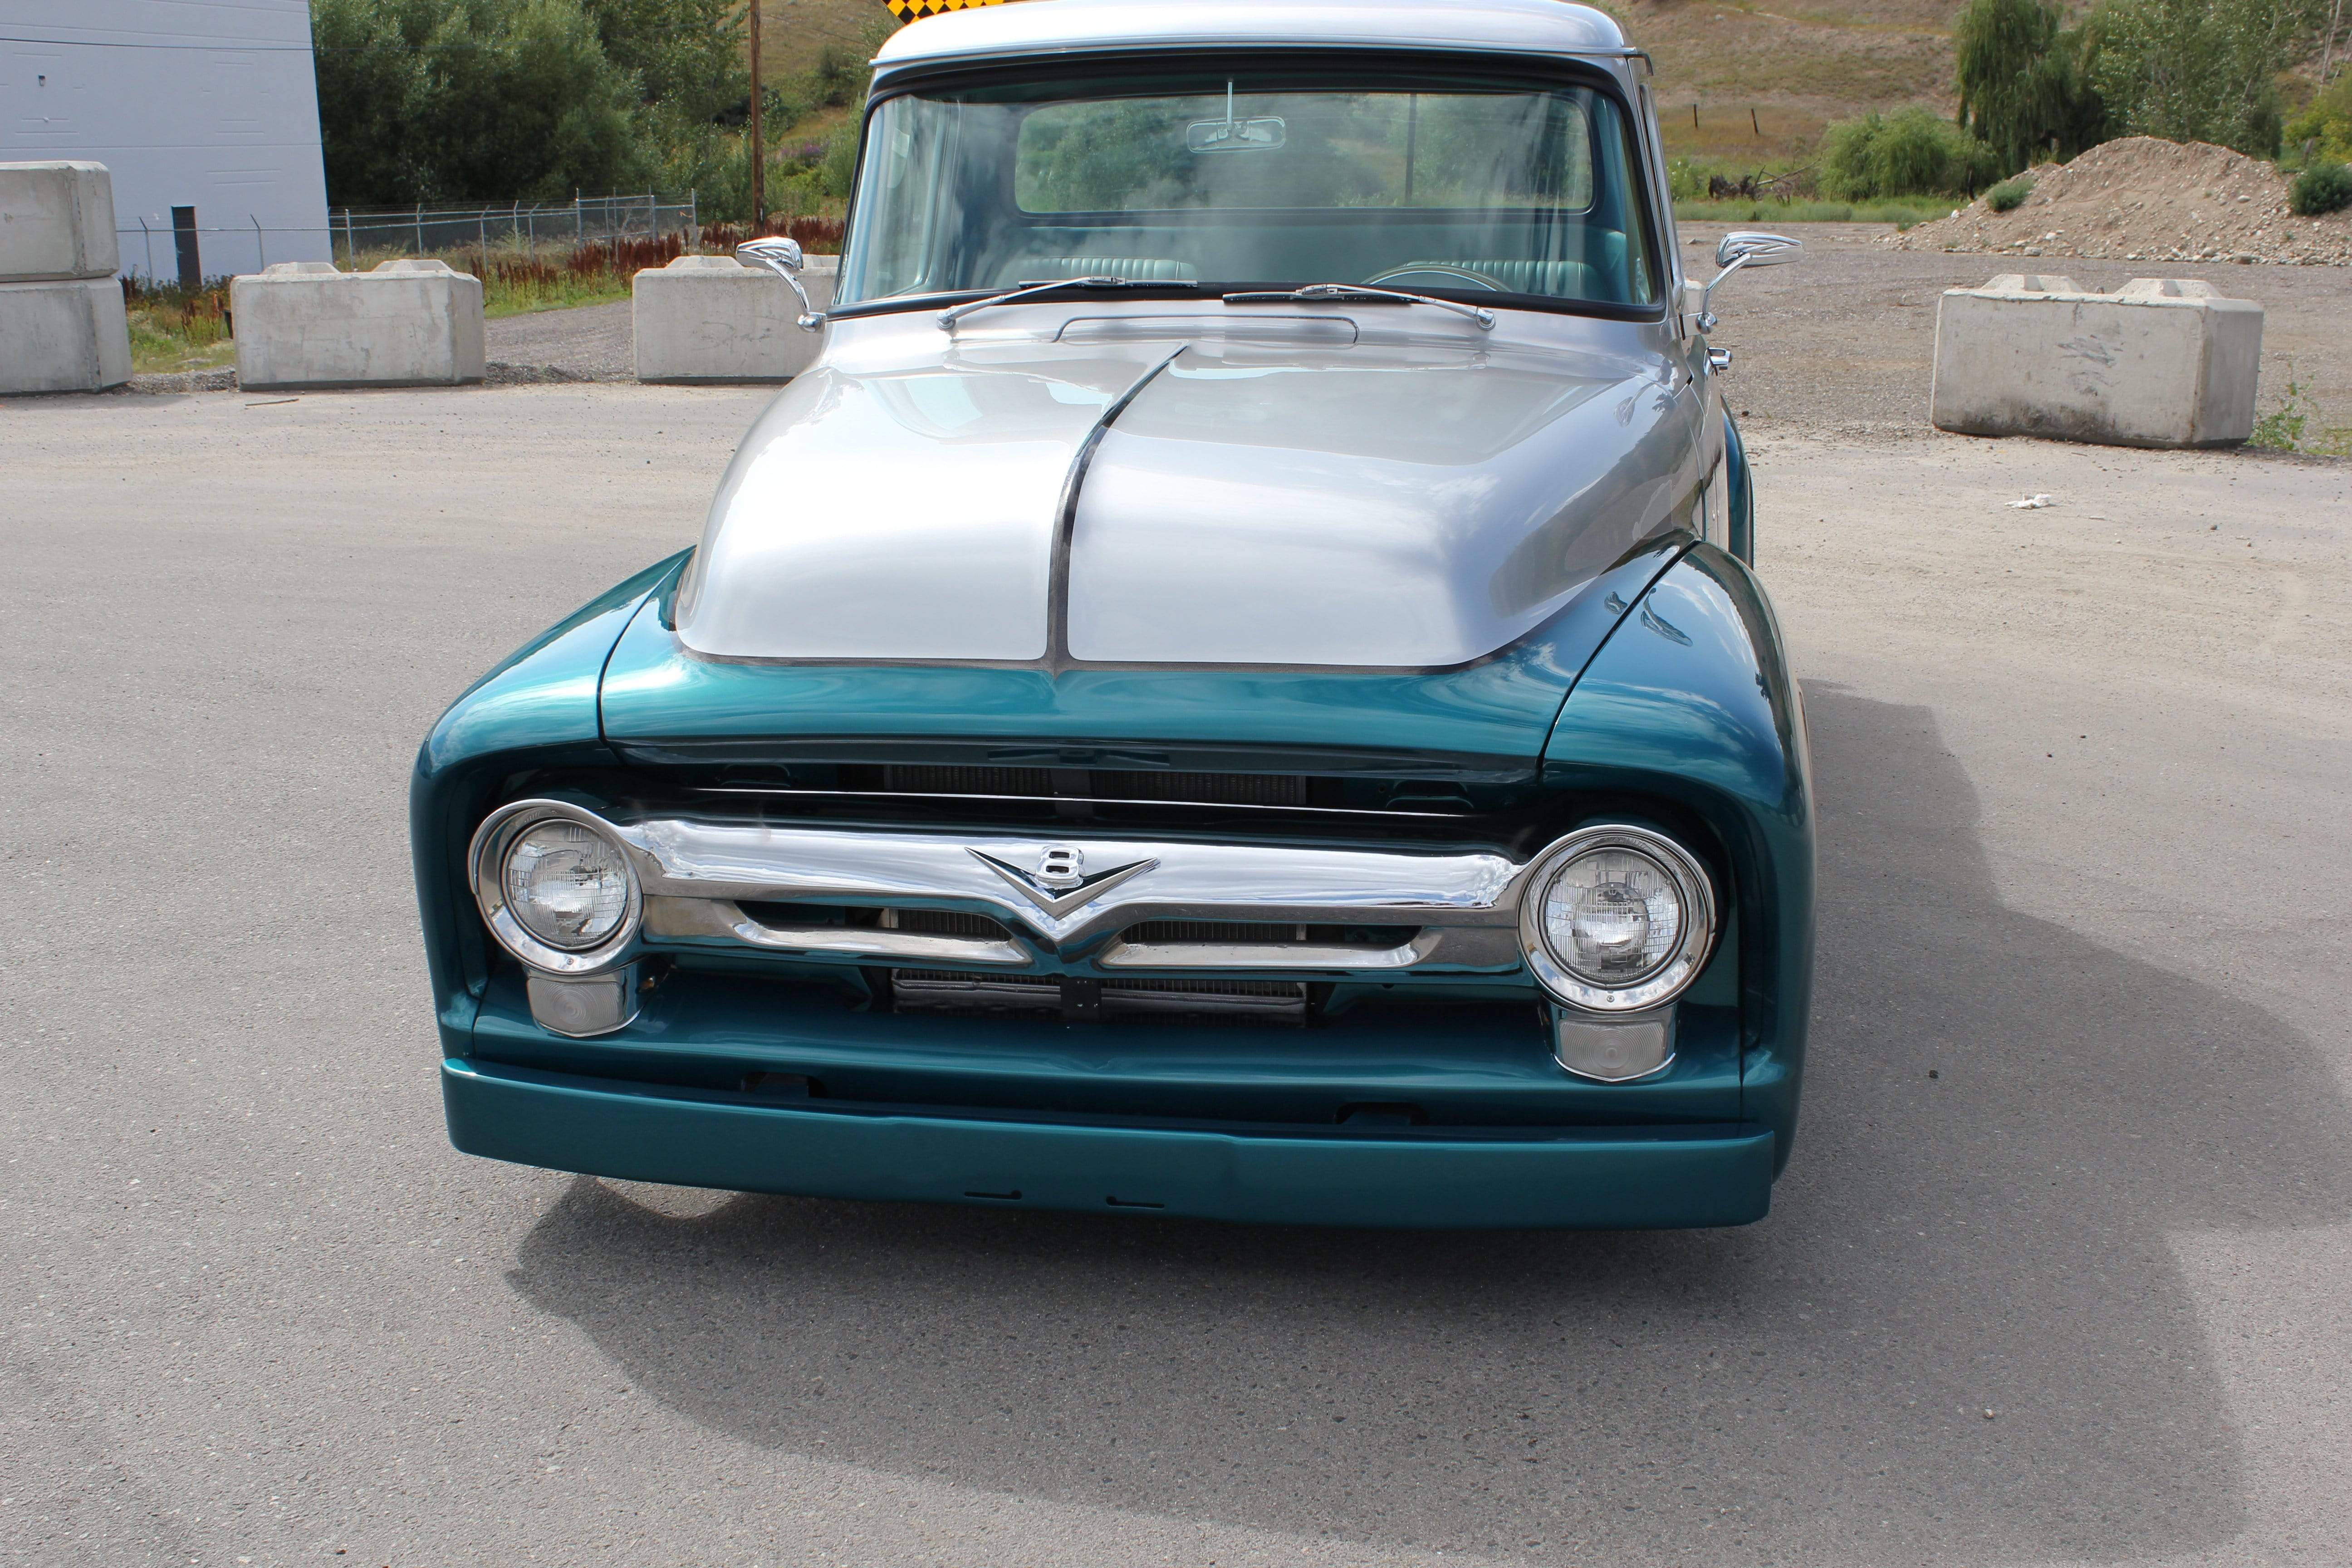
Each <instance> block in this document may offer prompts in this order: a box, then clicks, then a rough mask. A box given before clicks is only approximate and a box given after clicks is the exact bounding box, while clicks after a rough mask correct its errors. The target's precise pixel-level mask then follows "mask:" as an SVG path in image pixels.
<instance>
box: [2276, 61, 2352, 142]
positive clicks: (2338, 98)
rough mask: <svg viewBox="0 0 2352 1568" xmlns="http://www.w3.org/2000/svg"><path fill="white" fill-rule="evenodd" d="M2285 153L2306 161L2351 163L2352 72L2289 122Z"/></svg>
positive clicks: (2285, 137)
mask: <svg viewBox="0 0 2352 1568" xmlns="http://www.w3.org/2000/svg"><path fill="white" fill-rule="evenodd" d="M2281 140H2282V141H2283V142H2284V149H2283V150H2284V153H2285V154H2286V155H2287V156H2288V157H2290V158H2293V159H2295V160H2297V161H2299V162H2301V163H2352V71H2347V72H2345V73H2344V74H2343V75H2342V76H2339V77H2337V78H2336V82H2335V85H2333V86H2332V87H2330V88H2328V89H2327V90H2326V91H2325V92H2323V93H2321V94H2320V95H2319V96H2318V97H2316V98H2315V99H2313V100H2311V101H2310V102H2309V103H2306V104H2305V105H2304V106H2303V109H2302V110H2301V111H2300V112H2299V113H2297V114H2296V115H2295V117H2294V119H2292V120H2290V121H2287V122H2286V132H2285V134H2284V136H2283V137H2282V138H2281Z"/></svg>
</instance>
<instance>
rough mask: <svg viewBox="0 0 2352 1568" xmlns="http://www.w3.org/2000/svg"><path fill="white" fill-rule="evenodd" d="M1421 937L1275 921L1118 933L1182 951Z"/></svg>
mask: <svg viewBox="0 0 2352 1568" xmlns="http://www.w3.org/2000/svg"><path fill="white" fill-rule="evenodd" d="M1420 934H1421V928H1420V927H1419V926H1336V925H1290V924H1285V923H1278V922H1276V921H1139V922H1138V923H1137V924H1135V925H1131V926H1129V927H1128V928H1127V929H1126V930H1125V931H1121V932H1119V940H1121V941H1122V942H1130V943H1133V944H1135V945H1137V946H1150V947H1183V946H1189V945H1193V944H1200V945H1224V944H1233V945H1243V946H1250V947H1258V946H1265V945H1268V944H1289V943H1304V944H1306V945H1308V946H1312V947H1362V948H1370V949H1372V950H1374V951H1382V950H1386V949H1388V948H1392V947H1401V946H1402V945H1403V944H1404V943H1406V942H1411V941H1412V939H1413V938H1414V937H1416V936H1418V935H1420Z"/></svg>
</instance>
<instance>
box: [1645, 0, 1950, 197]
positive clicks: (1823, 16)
mask: <svg viewBox="0 0 2352 1568" xmlns="http://www.w3.org/2000/svg"><path fill="white" fill-rule="evenodd" d="M1960 5H1961V0H1830V3H1829V4H1825V5H1817V6H1812V7H1809V8H1807V9H1805V10H1804V11H1802V12H1798V11H1796V10H1795V9H1794V7H1791V8H1790V9H1789V10H1785V11H1772V10H1768V9H1766V8H1765V7H1764V6H1762V5H1734V4H1727V3H1725V0H1627V3H1624V4H1619V5H1611V6H1609V7H1608V9H1610V10H1611V11H1612V12H1613V13H1614V14H1615V15H1616V16H1618V18H1619V20H1620V21H1621V22H1622V23H1623V24H1624V26H1625V30H1626V32H1627V33H1628V34H1629V35H1630V36H1631V37H1633V41H1634V42H1635V43H1636V44H1639V45H1641V46H1642V47H1643V48H1646V49H1648V50H1649V51H1650V53H1651V55H1652V57H1653V58H1655V59H1656V61H1657V64H1658V75H1657V78H1656V82H1655V88H1656V92H1657V97H1658V121H1659V127H1660V129H1661V130H1662V131H1663V132H1664V134H1665V140H1666V150H1667V152H1668V153H1671V154H1673V155H1675V156H1676V157H1690V156H1697V157H1702V158H1705V159H1706V160H1708V161H1709V162H1713V163H1727V164H1733V165H1738V164H1739V163H1745V162H1754V163H1766V162H1770V161H1775V160H1785V159H1788V158H1790V157H1801V156H1802V155H1804V154H1806V153H1809V152H1810V150H1811V147H1812V145H1813V143H1814V142H1815V141H1816V140H1818V139H1819V137H1820V135H1821V132H1822V127H1823V126H1824V125H1827V124H1828V123H1829V122H1830V121H1833V120H1843V119H1846V118H1848V117H1850V116H1853V115H1856V114H1863V113H1866V112H1868V111H1869V110H1874V109H1880V110H1883V109H1892V108H1895V107H1897V106H1899V105H1902V104H1906V103H1926V104H1929V105H1931V106H1933V107H1935V108H1937V109H1939V110H1950V108H1951V107H1952V90H1953V89H1952V42H1951V26H1952V19H1953V17H1955V16H1958V14H1959V11H1960ZM1694 106H1696V108H1697V110H1698V123H1697V125H1696V128H1694V126H1693V125H1692V122H1691V110H1692V109H1693V107H1694ZM1751 111H1752V112H1753V116H1754V118H1753V120H1752V121H1751V119H1750V113H1751ZM1759 127H1760V133H1759V129H1758V128H1759Z"/></svg>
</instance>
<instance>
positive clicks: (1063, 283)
mask: <svg viewBox="0 0 2352 1568" xmlns="http://www.w3.org/2000/svg"><path fill="white" fill-rule="evenodd" d="M1199 287H1200V285H1199V284H1198V283H1186V282H1183V281H1181V280H1180V279H1173V278H1056V279H1053V280H1052V281H1051V282H1046V283H1016V284H1014V285H1013V287H1012V288H1010V289H1002V290H1000V291H999V292H997V293H994V294H991V295H990V296H989V297H988V298H987V299H985V300H967V301H965V302H964V303H963V304H961V305H958V306H957V307H956V308H955V309H954V310H941V311H940V326H942V327H944V328H946V329H947V330H948V331H955V324H956V323H957V322H958V321H962V320H963V319H964V318H965V317H966V316H969V315H971V313H972V312H973V311H974V310H987V309H988V308H989V307H990V306H991V305H1009V304H1011V303H1012V302H1013V300H1026V299H1027V298H1029V297H1030V296H1031V295H1033V294H1050V293H1052V292H1053V291H1054V290H1055V289H1198V288H1199Z"/></svg>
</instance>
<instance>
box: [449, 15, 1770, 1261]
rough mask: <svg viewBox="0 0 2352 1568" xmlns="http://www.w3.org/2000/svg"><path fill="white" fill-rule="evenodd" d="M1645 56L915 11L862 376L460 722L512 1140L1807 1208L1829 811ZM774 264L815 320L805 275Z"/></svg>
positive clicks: (843, 1193) (481, 951)
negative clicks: (1820, 866) (1694, 274)
mask: <svg viewBox="0 0 2352 1568" xmlns="http://www.w3.org/2000/svg"><path fill="white" fill-rule="evenodd" d="M1646 64H1647V62H1646V59H1645V58H1644V57H1643V54H1642V52H1641V51H1640V50H1639V49H1637V48H1635V47H1632V46H1631V45H1629V44H1628V43H1627V42H1626V40H1625V38H1624V37H1623V36H1622V34H1621V32H1620V31H1619V29H1618V26H1617V25H1616V24H1615V23H1614V22H1612V21H1611V20H1610V19H1609V18H1608V17H1607V16H1603V15H1601V13H1599V12H1597V11H1593V10H1590V9H1586V8H1584V7H1581V6H1578V5H1567V4H1562V3H1560V0H1279V3H1264V0H1246V3H1244V0H1034V3H1031V4H1024V5H1005V6H996V7H991V8H987V9H979V10H971V11H962V12H958V13H955V14H952V15H948V16H940V17H936V18H933V19H929V20H925V21H921V22H918V23H916V24H915V25H913V26H909V27H907V28H905V29H904V30H902V31H900V32H899V33H898V34H897V35H896V36H895V37H892V38H891V39H890V41H889V43H888V45H887V47H885V48H884V49H883V51H882V53H881V55H880V57H879V58H878V60H877V74H876V77H875V79H874V86H873V89H872V94H871V98H870V100H869V102H868V103H867V105H866V113H865V121H864V136H863V142H862V152H861V154H860V157H859V162H858V170H857V174H856V185H855V195H854V197H853V200H852V205H851V207H850V213H849V219H848V231H847V239H846V242H845V249H844V253H843V257H842V259H841V270H840V273H839V279H838V288H837V293H836V298H835V301H834V302H833V304H832V306H831V308H830V309H829V310H826V311H824V313H822V314H821V315H820V314H819V313H817V312H815V311H814V310H810V311H809V312H808V313H807V315H806V316H805V318H804V319H803V326H804V327H806V328H808V329H809V330H812V331H822V332H823V333H824V346H823V350H822V353H821V354H820V356H819V358H818V360H817V362H816V363H815V365H814V368H812V369H811V370H809V371H808V372H807V373H806V374H803V375H802V376H800V377H799V378H798V379H796V380H795V381H793V383H792V384H791V385H790V386H789V387H787V388H786V389H785V390H784V391H783V392H782V394H781V395H779V396H778V397H777V398H776V399H775V401H774V402H773V403H772V405H770V406H769V407H768V409H767V410H766V412H765V413H764V414H762V415H761V417H760V418H759V420H758V422H757V424H756V425H755V426H753V427H752V429H751V434H750V436H749V437H748V438H747V439H746V440H745V441H744V443H743V445H742V447H741V449H740V451H739V452H738V453H737V455H736V457H735V458H734V460H733V462H732V464H731V465H730V468H729V469H728V471H727V474H726V477H725V479H724V480H723V482H722V483H721V485H720V487H719V494H718V498H717V500H716V501H715V502H714V503H713V504H712V506H711V508H710V511H709V521H708V524H707V527H706V529H705V531H704V532H703V535H702V539H701V542H700V543H699V545H698V547H697V548H695V549H694V550H692V551H690V552H687V553H685V554H682V555H680V556H678V557H677V558H675V559H672V560H668V561H665V562H662V563H658V564H656V565H654V566H652V567H650V568H648V569H647V570H646V571H645V572H644V573H642V574H638V575H637V576H635V577H633V578H631V579H630V580H629V581H627V582H625V583H623V584H620V585H619V586H617V587H615V588H614V589H613V590H612V591H611V592H610V593H607V594H605V595H604V596H602V597H601V598H599V599H597V600H595V601H594V602H593V603H592V604H590V605H586V606H585V607H584V608H583V609H581V610H580V611H579V612H578V613H576V614H574V615H573V616H571V617H570V618H568V619H566V620H565V621H563V622H562V624H561V625H559V626H555V627H554V628H553V629H551V630H550V631H549V632H547V633H546V634H545V635H544V636H542V637H540V638H539V639H537V640H536V641H534V642H532V643H531V644H530V645H529V646H528V647H524V648H523V649H522V650H520V652H518V653H517V654H515V655H514V656H513V657H512V658H509V660H507V662H506V663H504V664H503V665H501V666H499V668H497V669H496V670H495V671H493V672H492V673H491V674H489V675H488V676H487V677H485V678H484V679H482V680H481V681H480V682H479V683H478V685H476V686H475V687H474V688H473V689H471V690H470V691H468V692H467V694H466V695H465V696H463V697H462V698H460V699H459V700H458V701H457V704H456V705H455V706H454V707H452V708H451V709H450V710H449V711H448V713H447V714H446V716H445V717H444V718H443V719H442V720H441V721H440V722H439V724H438V725H437V726H436V728H435V730H434V731H433V733H432V735H431V736H430V737H429V738H428V739H427V740H426V742H425V745H424V748H423V750H422V752H421V753H420V755H419V757H418V759H417V763H416V770H415V783H414V790H413V795H412V822H411V827H412V835H413V842H414V847H415V871H416V881H417V889H418V895H419V898H420V900H421V902H422V906H423V914H424V927H425V945H426V949H427V952H428V954H429V956H430V961H431V970H432V976H433V984H434V989H435V996H436V1007H437V1016H438V1023H439V1028H440V1037H441V1051H442V1056H443V1058H444V1059H443V1062H442V1067H441V1075H442V1077H441V1081H442V1086H443V1089H444V1094H445V1101H446V1110H447V1116H448V1125H449V1131H450V1136H451V1138H452V1140H453V1141H454V1142H455V1143H456V1145H457V1147H458V1148H459V1149H461V1150H465V1151H467V1152H472V1153H476V1154H481V1155H487V1156H490V1157H493V1158H497V1159H502V1160H511V1161H520V1162H524V1163H530V1164H534V1165H541V1166H547V1167H551V1168H554V1169H558V1170H564V1171H574V1172H585V1173H599V1174H604V1175H610V1176H615V1177H628V1178H637V1179H642V1180H647V1181H656V1182H668V1183H681V1184H699V1185H705V1186H714V1187H721V1188H733V1189H747V1190H756V1191H765V1192H773V1193H789V1194H812V1195H819V1196H832V1197H844V1198H871V1199H915V1200H929V1201H939V1202H945V1203H953V1204H968V1205H989V1206H994V1207H1007V1208H1019V1207H1049V1208H1060V1209H1082V1210H1097V1211H1099V1210H1105V1209H1113V1210H1131V1211H1140V1212H1144V1213H1149V1214H1154V1215H1171V1216H1172V1215H1188V1216H1193V1217H1205V1218H1215V1219H1228V1220H1252V1221H1263V1222H1278V1223H1288V1224H1331V1225H1349V1226H1719V1225H1733V1224H1739V1223H1743V1222H1746V1221H1750V1220H1753V1219H1756V1218H1758V1217H1759V1216H1760V1215H1763V1214H1764V1213H1765V1212H1766V1210H1767V1207H1768V1205H1769V1198H1770V1193H1771V1188H1772V1184H1773V1181H1774V1179H1775V1177H1776V1176H1777V1175H1778V1173H1780V1169H1781V1168H1782V1166H1783V1164H1784V1163H1786V1161H1787V1160H1788V1158H1789V1152H1790V1139H1791V1137H1792V1134H1793V1132H1794V1129H1795V1124H1796V1116H1797V1100H1798V1085H1799V1077H1800V1068H1801V1062H1802V1058H1803V1049H1804V1040H1805V1026H1806V1011H1807V1003H1808V993H1809V988H1810V984H1811V964H1812V930H1813V914H1812V886H1813V846H1812V802H1811V785H1810V782H1809V776H1808V763H1807V758H1806V745H1805V731H1804V721H1803V717H1802V713H1801V709H1800V705H1799V700H1798V694H1797V689H1796V688H1795V686H1794V684H1793V683H1792V681H1791V679H1790V674H1789V670H1788V668H1787V663H1786V659H1785V658H1784V655H1783V652H1782V647H1781V641H1780V634H1779V632H1778V629H1777V627H1776V626H1775V622H1774V618H1773V614H1772V610H1771V608H1770V605H1769V603H1768V601H1767V599H1766V596H1765V594H1764V591H1763V589H1762V587H1761V586H1760V585H1759V583H1758V581H1757V579H1756V577H1755V575H1754V574H1753V573H1752V572H1751V570H1750V563H1751V561H1752V559H1753V554H1754V525H1753V521H1752V505H1753V503H1752V500H1751V498H1750V491H1749V488H1748V468H1747V462H1746V459H1745V458H1744V456H1743V454H1742V451H1741V448H1740V445H1739V440H1738V433H1737V431H1736V430H1735V428H1734V427H1733V425H1732V422H1731V420H1730V418H1729V417H1728V416H1727V411H1726V410H1725V408H1724V406H1723V402H1722V398H1721V396H1720V394H1719V382H1720V379H1721V376H1722V374H1723V372H1724V366H1725V364H1726V363H1727V359H1728V356H1727V355H1726V354H1724V353H1721V352H1720V351H1714V350H1710V348H1709V346H1708V343H1707V338H1706V334H1707V332H1708V331H1709V329H1710V328H1711V327H1712V326H1713V325H1714V317H1713V316H1712V314H1711V313H1710V304H1711V301H1710V299H1709V290H1710V289H1712V288H1713V286H1714V283H1715V282H1717V281H1720V280H1721V277H1720V274H1718V275H1717V277H1716V278H1715V279H1712V280H1709V281H1706V282H1704V283H1702V282H1701V281H1699V280H1696V279H1685V276H1684V271H1683V263H1682V253H1681V251H1680V250H1679V249H1678V248H1677V242H1676V238H1675V221H1674V216H1673V212H1672V209H1671V207H1670V205H1669V204H1668V200H1667V195H1666V183H1665V177H1664V163H1663V158H1662V154H1661V151H1660V145H1659V141H1658V131H1657V123H1656V115H1655V112H1654V107H1653V105H1652V102H1651V99H1650V93H1649V90H1648V88H1647V87H1646V86H1645V75H1646ZM1794 250H1795V247H1794V246H1793V245H1792V244H1791V243H1790V242H1789V241H1786V240H1781V239H1778V238H1776V237H1773V236H1769V235H1733V236H1731V237H1729V238H1728V239H1727V240H1726V241H1724V243H1723V246H1722V247H1721V249H1720V250H1719V251H1718V253H1717V266H1718V267H1720V268H1726V269H1736V268H1738V267H1742V266H1752V265H1757V264H1759V263H1764V262H1769V261H1777V260H1782V259H1786V258H1788V257H1789V256H1790V255H1791V254H1792V253H1793V252H1794ZM744 255H745V257H746V258H747V259H750V260H752V261H755V262H762V263H766V264H768V265H771V266H772V267H773V268H775V269H776V270H777V271H779V272H781V273H782V275H783V276H782V279H779V280H778V281H777V283H776V285H775V286H776V287H778V288H780V289H781V288H784V287H786V286H787V285H789V286H790V287H792V288H793V289H799V288H800V287H801V284H800V282H799V279H798V276H797V275H798V273H799V270H800V268H801V267H802V258H801V255H800V252H799V249H798V247H795V246H793V245H792V244H791V243H790V242H788V241H782V240H771V241H761V242H755V243H754V244H753V245H751V246H749V247H745V251H744ZM804 298H805V297H804Z"/></svg>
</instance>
